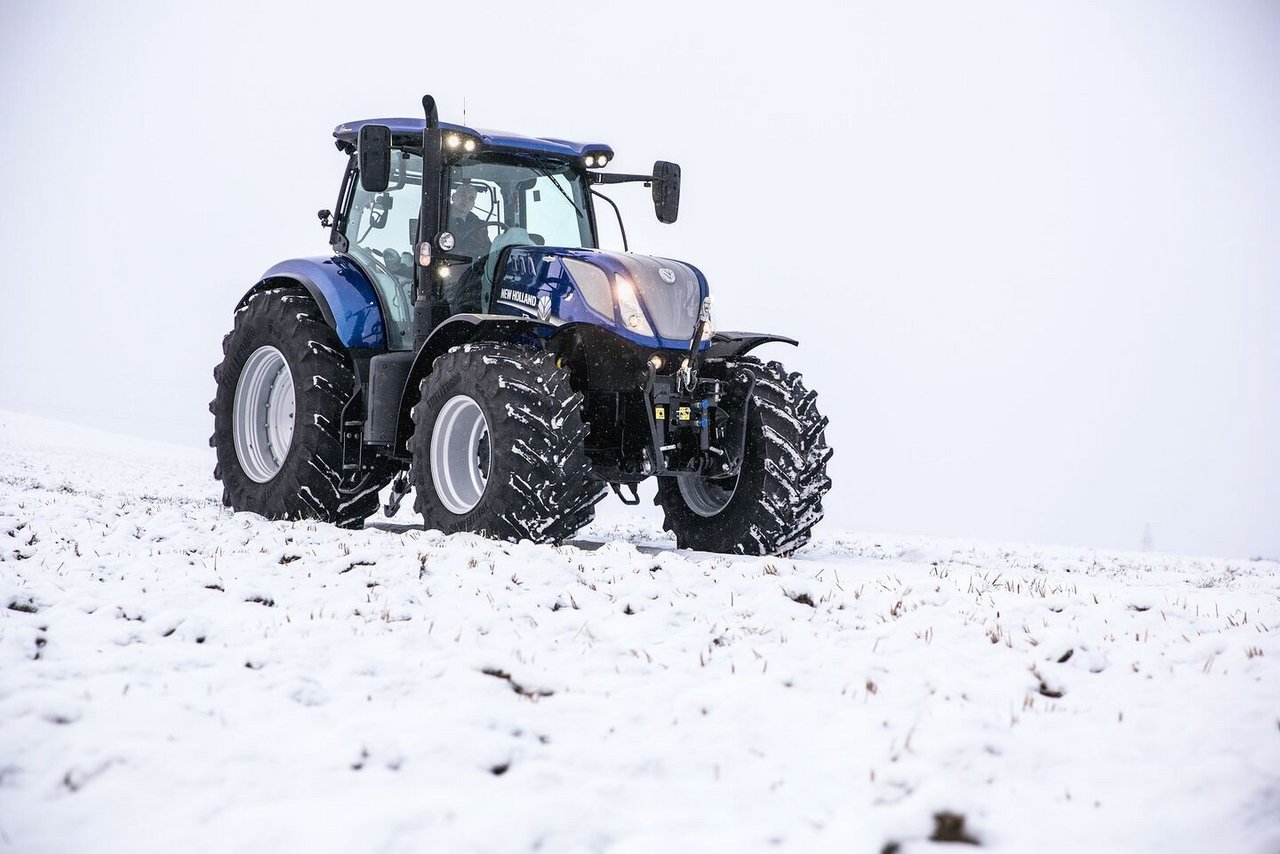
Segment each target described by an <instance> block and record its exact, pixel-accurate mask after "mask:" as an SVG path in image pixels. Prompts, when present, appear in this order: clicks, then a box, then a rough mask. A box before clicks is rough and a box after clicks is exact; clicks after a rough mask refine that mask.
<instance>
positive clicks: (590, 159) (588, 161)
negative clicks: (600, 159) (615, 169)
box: [582, 154, 596, 166]
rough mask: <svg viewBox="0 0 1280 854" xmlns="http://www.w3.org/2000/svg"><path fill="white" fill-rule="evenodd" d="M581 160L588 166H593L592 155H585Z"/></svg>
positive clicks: (594, 160)
mask: <svg viewBox="0 0 1280 854" xmlns="http://www.w3.org/2000/svg"><path fill="white" fill-rule="evenodd" d="M582 162H584V163H586V164H587V165H588V166H595V165H596V158H595V156H594V155H591V154H588V155H587V156H586V157H584V158H583V159H582Z"/></svg>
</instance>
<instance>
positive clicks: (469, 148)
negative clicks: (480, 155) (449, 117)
mask: <svg viewBox="0 0 1280 854" xmlns="http://www.w3.org/2000/svg"><path fill="white" fill-rule="evenodd" d="M444 147H445V149H446V150H448V151H452V152H455V153H457V152H464V153H466V154H470V153H472V152H473V151H475V150H476V149H477V148H479V147H480V143H479V142H477V141H476V138H475V137H473V136H467V135H466V134H462V133H448V134H445V137H444Z"/></svg>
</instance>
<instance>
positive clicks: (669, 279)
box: [658, 267, 676, 285]
mask: <svg viewBox="0 0 1280 854" xmlns="http://www.w3.org/2000/svg"><path fill="white" fill-rule="evenodd" d="M658 275H659V276H660V277H661V278H662V281H664V282H666V283H667V284H668V285H674V284H675V283H676V271H675V270H671V269H668V268H667V267H659V268H658Z"/></svg>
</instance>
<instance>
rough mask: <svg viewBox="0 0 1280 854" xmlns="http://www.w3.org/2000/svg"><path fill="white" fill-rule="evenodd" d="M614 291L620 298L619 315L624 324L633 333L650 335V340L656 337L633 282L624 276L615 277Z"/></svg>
mask: <svg viewBox="0 0 1280 854" xmlns="http://www.w3.org/2000/svg"><path fill="white" fill-rule="evenodd" d="M613 289H614V292H615V293H616V294H617V296H618V313H619V314H621V315H622V322H623V323H624V324H625V325H626V327H627V328H628V329H630V330H631V331H632V332H638V333H639V334H641V335H648V336H649V337H650V338H654V337H656V336H655V335H654V334H653V327H652V326H650V325H649V319H648V318H647V317H645V316H644V310H643V309H641V308H640V299H639V298H638V297H637V296H636V289H635V287H634V286H632V284H631V282H630V281H628V280H627V279H626V277H624V276H614V279H613Z"/></svg>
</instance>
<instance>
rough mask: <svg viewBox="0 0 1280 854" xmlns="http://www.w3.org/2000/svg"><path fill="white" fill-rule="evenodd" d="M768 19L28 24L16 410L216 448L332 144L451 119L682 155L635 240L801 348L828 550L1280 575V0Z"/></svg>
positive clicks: (10, 269) (793, 354)
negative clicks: (364, 126) (969, 547)
mask: <svg viewBox="0 0 1280 854" xmlns="http://www.w3.org/2000/svg"><path fill="white" fill-rule="evenodd" d="M745 5H746V4H741V5H740V6H737V7H735V6H723V7H722V9H723V10H724V11H718V12H711V11H703V10H702V9H700V8H699V7H697V6H696V5H695V4H691V3H678V4H677V3H671V4H664V3H645V4H621V3H620V4H609V3H595V4H591V3H580V2H575V3H545V2H544V3H536V4H530V3H520V4H514V3H513V4H505V3H501V2H497V3H485V4H468V3H449V4H434V3H423V2H416V3H403V4H378V3H363V4H352V3H342V4H338V3H315V2H307V3H295V4H268V3H253V4H248V3H221V4H199V5H194V4H160V3H130V4H123V3H122V4H97V3H92V4H91V3H83V4H74V3H53V2H43V3H36V2H20V1H19V2H15V0H6V2H5V3H3V4H0V47H2V50H3V54H2V66H0V98H2V99H3V101H2V103H3V110H0V132H2V133H3V137H4V141H5V150H4V156H3V159H2V160H0V170H2V171H0V177H2V178H3V185H4V188H5V195H6V198H5V202H4V204H3V205H0V233H2V234H3V235H4V237H5V241H6V253H5V255H6V262H5V264H4V267H3V271H2V272H0V282H2V283H3V288H4V296H5V304H6V305H7V306H8V307H9V308H8V312H7V317H8V322H7V324H6V332H5V334H4V335H3V336H2V337H0V406H2V407H6V408H11V409H18V410H25V411H32V412H37V413H42V414H46V415H51V416H55V417H61V418H64V419H67V420H73V421H79V422H85V423H90V424H94V425H97V426H103V427H108V428H110V429H114V430H117V431H121V432H127V433H136V434H140V435H146V436H153V437H163V438H167V439H170V440H172V441H176V442H181V443H186V444H193V445H194V444H202V443H203V442H204V441H205V439H207V435H208V433H209V431H210V429H211V418H210V417H209V416H208V413H207V410H206V405H207V403H208V401H209V399H210V398H211V397H212V394H213V381H212V373H211V371H212V367H213V365H214V363H215V362H216V361H217V360H218V359H219V358H220V350H219V344H220V341H221V338H222V335H223V334H224V333H225V332H226V331H227V330H228V329H229V328H230V324H231V310H232V308H233V306H234V304H235V302H236V300H237V299H238V298H239V296H240V295H241V294H242V293H243V292H244V291H245V290H246V289H247V288H248V287H249V286H251V285H252V284H253V283H254V282H255V281H256V279H257V277H258V276H259V275H260V273H261V272H262V271H263V270H265V269H266V268H267V267H268V266H270V265H271V264H272V263H274V262H276V261H278V260H282V259H284V258H289V257H297V256H305V255H318V254H324V253H325V252H327V250H328V246H327V243H326V239H325V238H326V235H325V232H323V231H322V230H321V229H320V227H319V226H318V224H317V221H316V219H315V211H316V210H317V209H319V208H322V207H331V206H332V204H333V201H334V197H335V196H336V192H337V185H338V180H339V178H340V171H341V168H342V165H343V162H342V158H341V157H340V156H339V155H338V153H337V152H336V151H335V150H334V148H333V144H332V142H331V136H330V135H331V133H332V130H333V127H334V126H335V125H336V124H338V123H339V122H341V121H344V120H349V119H354V118H361V117H368V116H384V115H417V114H418V111H419V106H418V105H419V101H420V99H421V96H422V95H423V93H424V92H431V93H433V94H434V95H436V97H437V99H438V100H439V102H440V104H441V115H442V118H444V119H446V120H451V121H461V120H462V111H463V107H464V101H465V108H466V118H467V121H468V123H470V124H472V125H474V126H479V127H490V128H501V129H509V130H515V131H518V132H522V133H528V134H533V135H547V136H560V137H566V138H571V139H573V138H579V139H590V140H599V141H603V142H608V143H610V144H612V145H613V146H614V148H615V149H616V151H617V153H618V159H617V161H616V167H617V168H618V169H620V170H624V171H639V170H642V169H645V168H646V167H648V166H649V165H650V164H651V163H652V161H653V160H655V159H658V158H662V159H670V160H675V161H678V162H680V163H681V164H682V166H683V167H684V177H685V182H684V197H683V204H682V210H681V215H680V221H679V222H678V223H676V224H675V225H673V226H661V225H659V224H658V223H657V222H656V221H655V220H654V218H653V213H652V208H651V207H650V206H649V205H647V203H646V201H645V198H644V195H643V192H644V191H643V190H639V189H637V188H630V189H625V188H624V189H621V190H619V191H618V192H616V194H615V197H616V198H617V199H618V200H619V202H620V203H622V204H623V206H624V212H625V213H626V214H627V225H628V234H629V237H630V238H631V243H632V248H633V249H634V250H636V251H640V252H646V253H652V254H661V255H667V256H671V257H676V258H681V259H684V260H687V261H689V262H690V263H693V264H695V265H698V266H700V267H701V268H702V269H703V271H704V272H705V273H706V274H707V276H708V278H709V280H710V281H711V284H712V289H713V292H714V293H715V294H716V300H717V301H716V315H717V322H718V324H719V325H720V326H721V327H722V328H746V329H755V330H761V331H775V332H779V333H782V334H786V335H791V336H794V337H797V338H800V339H801V341H802V346H801V348H800V349H799V350H789V349H784V348H782V347H780V346H775V347H774V348H773V349H772V350H771V351H769V352H768V355H769V356H770V357H772V358H779V359H783V360H785V362H786V364H787V365H788V367H790V368H793V369H798V370H802V371H804V372H805V375H806V378H807V379H808V381H809V384H810V385H811V386H812V387H815V388H817V389H818V390H819V392H820V394H821V398H820V401H821V406H822V409H823V410H824V411H825V412H826V413H827V414H828V415H829V416H830V417H831V427H830V429H829V431H828V438H829V440H830V442H831V443H832V444H833V445H834V446H835V447H836V449H837V450H836V456H835V458H834V460H833V461H832V474H833V478H834V480H835V488H834V490H833V492H832V493H831V495H830V498H829V501H828V516H829V520H830V521H829V522H827V523H826V527H827V528H828V529H838V528H853V529H858V530H871V531H875V530H889V531H899V532H917V533H926V534H938V535H949V536H962V537H972V538H980V539H1006V540H1023V541H1031V542H1048V543H1066V544H1081V545H1092V546H1097V547H1121V548H1137V547H1139V546H1140V544H1141V541H1142V537H1143V532H1144V528H1145V526H1147V525H1149V526H1150V529H1151V532H1152V541H1153V544H1154V545H1155V547H1156V548H1157V549H1160V550H1167V551H1178V552H1189V553H1212V554H1222V555H1229V556H1243V557H1249V556H1255V555H1269V556H1272V557H1280V448H1278V445H1277V437H1278V436H1280V337H1278V336H1277V331H1278V330H1280V241H1277V235H1280V4H1276V3H1274V2H1266V1H1265V0H1260V2H1251V3H1246V2H1201V3H1189V2H1159V3H1146V2H1109V3H1080V2H1062V3H1022V2H1017V3H1012V2H1011V3H957V2H939V3H899V2H884V3H872V4H867V3H856V2H854V3H849V2H841V3H830V4H823V3H813V2H803V0H802V2H796V3H788V4H781V5H780V4H769V5H768V7H767V8H768V11H767V12H764V11H761V12H752V11H746V12H744V11H741V8H742V6H745ZM730 9H732V11H729V10H730ZM0 441H3V439H2V438H0Z"/></svg>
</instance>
